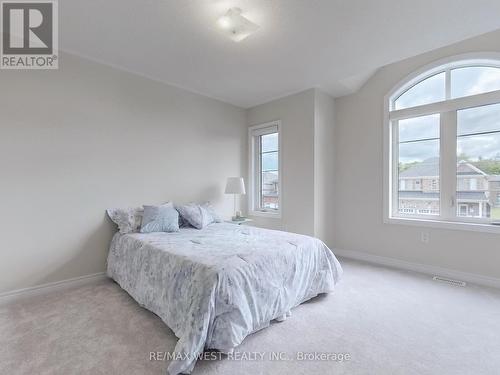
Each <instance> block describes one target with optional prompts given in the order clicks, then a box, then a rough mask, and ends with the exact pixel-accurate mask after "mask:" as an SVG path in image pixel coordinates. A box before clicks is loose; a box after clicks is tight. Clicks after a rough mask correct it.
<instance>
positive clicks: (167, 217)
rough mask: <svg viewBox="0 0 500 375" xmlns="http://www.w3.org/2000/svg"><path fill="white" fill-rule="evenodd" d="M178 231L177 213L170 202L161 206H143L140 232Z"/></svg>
mask: <svg viewBox="0 0 500 375" xmlns="http://www.w3.org/2000/svg"><path fill="white" fill-rule="evenodd" d="M178 231H179V213H178V212H177V210H176V209H175V208H174V205H173V204H172V203H167V204H164V205H161V206H144V216H143V218H142V224H141V233H152V232H178Z"/></svg>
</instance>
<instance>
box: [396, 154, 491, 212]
mask: <svg viewBox="0 0 500 375" xmlns="http://www.w3.org/2000/svg"><path fill="white" fill-rule="evenodd" d="M439 191H440V188H439V158H431V159H427V160H424V161H423V162H421V163H418V164H415V165H412V166H410V167H408V168H407V169H405V170H403V171H402V172H401V173H400V174H399V212H400V213H402V214H419V215H439V195H440V193H439ZM456 199H457V214H458V215H459V216H463V217H477V218H487V217H490V216H491V209H492V207H500V176H488V174H486V173H485V172H483V171H482V170H480V169H479V168H477V167H476V166H474V165H473V164H472V163H470V162H467V161H460V162H458V164H457V196H456Z"/></svg>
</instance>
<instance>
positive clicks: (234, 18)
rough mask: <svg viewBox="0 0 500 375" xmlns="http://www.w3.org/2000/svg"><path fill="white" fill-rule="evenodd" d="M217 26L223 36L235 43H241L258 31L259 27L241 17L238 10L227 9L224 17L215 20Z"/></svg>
mask: <svg viewBox="0 0 500 375" xmlns="http://www.w3.org/2000/svg"><path fill="white" fill-rule="evenodd" d="M217 25H218V26H219V28H220V29H221V31H223V32H224V34H226V35H227V36H228V37H229V38H231V39H232V40H233V41H235V42H241V41H242V40H243V39H245V38H246V37H248V36H250V35H252V34H253V33H254V32H256V31H257V30H258V29H259V25H256V24H255V23H253V22H252V21H250V20H249V19H248V18H245V17H243V16H242V15H241V9H240V8H231V9H229V10H228V11H227V13H226V14H225V15H223V16H222V17H220V18H219V19H218V20H217Z"/></svg>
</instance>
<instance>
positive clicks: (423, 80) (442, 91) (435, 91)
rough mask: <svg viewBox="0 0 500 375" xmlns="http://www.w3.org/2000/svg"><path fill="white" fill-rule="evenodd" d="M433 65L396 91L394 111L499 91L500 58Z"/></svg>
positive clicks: (459, 59) (465, 59) (462, 60)
mask: <svg viewBox="0 0 500 375" xmlns="http://www.w3.org/2000/svg"><path fill="white" fill-rule="evenodd" d="M433 65H434V66H428V67H427V68H424V70H423V71H420V72H418V73H415V74H414V76H413V77H410V78H408V79H407V80H406V81H405V82H403V83H402V84H400V85H398V87H397V88H396V89H395V90H393V94H392V95H391V97H390V103H389V105H390V110H391V111H392V110H400V109H406V108H412V107H417V106H421V105H426V104H431V103H437V102H443V101H446V100H450V99H456V98H462V97H466V96H472V95H477V94H483V93H486V92H491V91H496V90H500V56H498V58H484V59H480V58H470V57H469V58H456V59H455V60H451V61H446V62H443V61H442V62H441V63H438V64H433Z"/></svg>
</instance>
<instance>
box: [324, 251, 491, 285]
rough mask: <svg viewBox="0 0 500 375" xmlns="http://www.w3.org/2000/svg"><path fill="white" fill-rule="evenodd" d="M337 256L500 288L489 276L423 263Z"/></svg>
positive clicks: (347, 253)
mask: <svg viewBox="0 0 500 375" xmlns="http://www.w3.org/2000/svg"><path fill="white" fill-rule="evenodd" d="M333 252H334V253H335V255H338V256H341V257H345V258H350V259H356V260H362V261H365V262H368V263H374V264H379V265H383V266H388V267H394V268H399V269H403V270H407V271H415V272H420V273H424V274H427V275H433V276H443V277H447V278H450V279H455V280H462V281H465V282H467V283H471V284H477V285H482V286H488V287H492V288H500V279H497V278H495V277H489V276H482V275H478V274H474V273H468V272H462V271H456V270H452V269H449V268H443V267H437V266H430V265H426V264H421V263H413V262H407V261H404V260H399V259H394V258H388V257H383V256H379V255H373V254H368V253H365V252H362V251H354V250H345V249H335V250H334V251H333Z"/></svg>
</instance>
